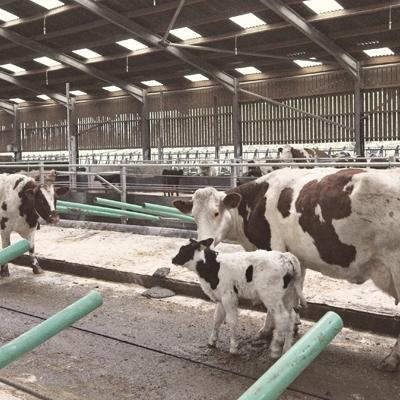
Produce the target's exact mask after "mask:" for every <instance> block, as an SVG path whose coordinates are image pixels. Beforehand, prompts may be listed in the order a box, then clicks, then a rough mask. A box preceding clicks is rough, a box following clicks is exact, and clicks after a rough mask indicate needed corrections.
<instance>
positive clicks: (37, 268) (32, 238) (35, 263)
mask: <svg viewBox="0 0 400 400" xmlns="http://www.w3.org/2000/svg"><path fill="white" fill-rule="evenodd" d="M27 240H28V241H29V244H30V246H29V256H30V258H31V266H32V271H33V273H34V274H41V273H43V270H42V268H41V267H40V265H39V261H38V259H37V257H36V253H35V231H33V232H32V233H31V234H30V235H29V236H28V238H27Z"/></svg>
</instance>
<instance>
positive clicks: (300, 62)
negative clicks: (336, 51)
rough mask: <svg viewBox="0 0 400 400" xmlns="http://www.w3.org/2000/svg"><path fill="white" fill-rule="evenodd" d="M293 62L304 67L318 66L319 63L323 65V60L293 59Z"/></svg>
mask: <svg viewBox="0 0 400 400" xmlns="http://www.w3.org/2000/svg"><path fill="white" fill-rule="evenodd" d="M293 62H294V63H296V64H297V65H298V66H300V67H302V68H308V67H316V66H318V65H322V62H320V61H311V60H293Z"/></svg>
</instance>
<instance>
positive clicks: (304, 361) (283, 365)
mask: <svg viewBox="0 0 400 400" xmlns="http://www.w3.org/2000/svg"><path fill="white" fill-rule="evenodd" d="M342 328H343V321H342V319H341V318H340V317H339V315H337V314H336V313H334V312H332V311H329V312H327V313H326V314H325V315H324V316H323V317H322V318H321V319H320V320H319V321H318V322H317V323H316V324H315V325H314V326H313V327H312V328H311V329H310V330H309V331H308V332H307V333H306V334H305V335H304V336H303V337H302V338H301V339H300V340H299V341H298V342H297V343H295V344H294V345H293V346H292V347H291V348H290V349H289V351H288V352H287V353H285V354H284V355H283V356H282V357H281V358H280V359H279V360H278V361H277V362H276V363H275V364H274V365H273V366H272V367H271V368H270V369H269V370H268V371H267V372H266V373H265V374H264V375H262V376H261V378H259V379H258V380H257V382H255V383H254V384H253V385H252V386H251V387H250V388H249V389H248V390H247V391H246V392H245V393H243V394H242V395H241V396H240V397H239V400H276V399H278V398H279V396H280V395H281V394H282V393H283V392H284V390H285V389H286V388H287V387H288V386H289V385H290V384H291V383H292V382H293V381H294V380H295V379H296V378H297V377H298V376H299V375H300V374H301V372H303V370H304V369H305V368H306V367H308V365H310V364H311V362H312V361H313V360H314V359H315V358H316V357H317V356H318V355H319V353H321V351H322V350H324V349H325V347H326V346H327V345H328V344H329V343H330V342H331V341H332V340H333V338H334V337H335V336H336V335H337V334H338V333H339V332H340V331H341V329H342Z"/></svg>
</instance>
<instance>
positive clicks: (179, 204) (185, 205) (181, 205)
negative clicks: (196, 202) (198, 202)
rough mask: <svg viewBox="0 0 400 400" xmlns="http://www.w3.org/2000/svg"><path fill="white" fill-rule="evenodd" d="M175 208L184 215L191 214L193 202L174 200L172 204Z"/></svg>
mask: <svg viewBox="0 0 400 400" xmlns="http://www.w3.org/2000/svg"><path fill="white" fill-rule="evenodd" d="M172 204H173V205H174V207H175V208H177V209H178V210H179V211H180V212H183V213H184V214H190V213H191V212H192V207H193V201H192V200H189V201H185V200H174V201H173V202H172Z"/></svg>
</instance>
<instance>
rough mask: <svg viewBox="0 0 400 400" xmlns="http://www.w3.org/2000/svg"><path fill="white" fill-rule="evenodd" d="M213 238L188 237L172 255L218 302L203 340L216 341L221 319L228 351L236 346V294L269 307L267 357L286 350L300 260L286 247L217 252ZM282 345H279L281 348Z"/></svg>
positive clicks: (299, 283) (293, 319)
mask: <svg viewBox="0 0 400 400" xmlns="http://www.w3.org/2000/svg"><path fill="white" fill-rule="evenodd" d="M212 242H213V239H206V240H202V241H200V242H197V241H195V240H193V239H191V240H190V242H189V244H187V245H185V246H182V247H181V248H180V250H179V253H178V254H177V255H176V256H175V257H174V258H173V259H172V262H173V263H174V264H176V265H182V266H185V267H187V268H189V269H190V270H191V271H193V272H195V273H196V274H197V275H198V277H199V279H200V286H201V288H202V289H203V292H204V293H205V294H206V295H207V296H208V297H209V298H210V299H211V300H213V301H215V302H216V303H217V308H216V310H215V314H214V324H213V329H212V332H211V336H210V339H209V341H208V345H209V346H210V347H215V344H216V342H217V339H218V334H219V328H220V327H221V324H222V323H223V322H224V320H225V317H226V321H227V323H228V325H229V328H230V330H231V343H230V349H229V351H230V353H232V354H236V353H237V352H238V339H237V317H238V300H239V298H242V299H248V300H252V301H253V302H255V303H259V302H261V303H263V304H264V305H265V307H266V308H267V309H268V310H269V311H270V312H271V313H272V317H273V320H274V326H275V329H274V333H273V337H272V342H271V346H270V352H271V357H272V358H278V357H280V355H281V353H282V352H283V353H285V352H286V351H287V350H288V349H289V348H290V346H291V345H292V341H293V333H294V326H295V322H296V312H295V311H294V308H295V307H297V305H298V302H299V299H300V301H301V303H302V305H306V301H305V299H304V296H303V292H302V288H301V286H302V277H301V268H300V263H299V260H298V259H297V258H296V257H295V256H294V255H292V254H290V253H281V252H278V251H265V250H257V251H252V252H250V253H245V252H237V253H217V252H215V251H214V250H212V249H210V245H211V243H212ZM282 346H283V349H282Z"/></svg>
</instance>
